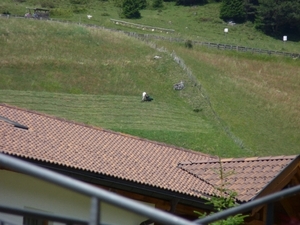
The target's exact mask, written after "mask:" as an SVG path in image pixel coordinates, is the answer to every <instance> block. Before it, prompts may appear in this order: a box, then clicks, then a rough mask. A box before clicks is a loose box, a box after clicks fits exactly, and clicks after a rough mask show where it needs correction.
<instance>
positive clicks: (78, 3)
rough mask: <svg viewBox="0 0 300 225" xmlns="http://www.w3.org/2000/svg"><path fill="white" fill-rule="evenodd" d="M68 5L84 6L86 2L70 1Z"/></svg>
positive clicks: (84, 0) (83, 0)
mask: <svg viewBox="0 0 300 225" xmlns="http://www.w3.org/2000/svg"><path fill="white" fill-rule="evenodd" d="M70 3H71V4H73V5H86V4H88V0H70Z"/></svg>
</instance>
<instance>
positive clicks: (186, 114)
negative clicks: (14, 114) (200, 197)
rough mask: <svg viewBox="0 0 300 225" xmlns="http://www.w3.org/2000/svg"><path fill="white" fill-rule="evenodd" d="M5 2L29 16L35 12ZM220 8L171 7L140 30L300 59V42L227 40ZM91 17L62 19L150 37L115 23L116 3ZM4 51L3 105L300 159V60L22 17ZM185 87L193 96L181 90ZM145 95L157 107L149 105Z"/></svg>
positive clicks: (218, 149) (245, 28)
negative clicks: (175, 87) (179, 84)
mask: <svg viewBox="0 0 300 225" xmlns="http://www.w3.org/2000/svg"><path fill="white" fill-rule="evenodd" d="M29 3H30V2H29ZM32 3H34V2H32ZM1 4H2V7H3V6H5V7H11V9H10V11H12V10H16V12H18V13H19V14H21V13H22V10H23V9H24V6H25V3H20V4H18V5H17V6H14V7H13V6H11V5H10V4H9V1H3V2H2V3H0V6H1ZM27 4H28V2H27ZM99 5H101V6H102V7H99ZM60 7H63V6H60ZM202 7H206V8H204V9H205V10H204V9H203V8H202ZM217 7H218V4H208V5H205V6H197V7H187V8H185V7H178V8H177V7H175V6H174V5H173V4H172V3H166V6H165V9H163V10H161V11H154V10H143V11H142V12H141V14H142V18H141V19H140V20H134V21H130V22H133V23H139V24H146V25H149V26H157V27H164V28H169V29H175V30H176V32H174V33H172V34H163V33H157V35H164V36H167V35H170V36H171V37H180V38H185V39H191V40H201V41H210V42H217V43H225V44H235V45H241V46H247V47H256V48H266V49H270V50H278V51H289V52H299V49H300V44H299V42H288V43H286V44H283V43H282V41H281V40H276V39H274V38H271V37H268V36H265V35H263V34H261V33H259V32H258V31H256V30H255V29H254V28H253V26H252V25H251V24H243V25H236V26H233V27H229V31H230V32H229V33H228V36H225V35H224V33H223V29H224V26H225V25H224V23H223V22H222V21H221V20H219V19H218V18H217V17H216V11H217V10H216V8H217ZM88 10H90V11H88V12H86V13H85V14H74V15H72V16H69V17H65V18H59V19H61V20H69V21H73V22H77V21H79V20H80V22H81V23H82V24H83V23H89V24H91V23H92V24H95V25H99V26H105V27H107V28H112V29H120V30H126V31H132V32H137V33H147V31H142V30H139V29H136V28H133V27H123V26H121V25H119V26H117V25H116V24H114V23H112V22H111V21H110V18H113V19H121V18H119V17H118V13H117V12H118V10H117V9H116V8H115V7H113V6H112V4H109V2H99V3H98V2H97V3H96V2H95V3H94V4H91V5H90V6H89V9H88ZM209 10H211V11H209ZM179 12H180V13H181V14H180V15H181V16H180V17H178V16H177V15H178V13H179ZM18 13H16V14H18ZM86 14H91V15H93V17H92V19H91V20H88V19H87V18H86ZM194 17H195V18H194ZM183 18H184V19H183ZM169 21H171V22H169ZM148 32H149V31H148ZM234 32H236V35H234ZM154 33H155V32H154ZM151 34H153V33H151ZM230 35H232V36H230ZM154 45H155V46H156V47H157V48H154V47H153V46H154ZM0 46H1V51H0V102H1V103H5V104H9V105H14V106H18V107H22V108H26V109H30V110H36V111H39V112H43V113H46V114H49V115H53V116H57V117H60V118H65V119H68V120H72V121H76V122H80V123H84V124H88V125H91V126H97V127H102V128H105V129H110V130H114V131H117V132H122V133H126V134H129V135H135V136H139V137H142V138H146V139H149V140H153V141H158V142H164V143H167V144H171V145H175V146H180V147H183V148H188V149H192V150H195V151H201V152H204V153H208V154H212V155H218V156H221V157H249V156H267V155H290V154H299V144H300V132H299V130H300V119H299V118H300V104H299V102H300V101H299V100H300V63H299V59H292V58H285V57H277V56H268V55H259V54H250V53H239V52H233V51H224V50H216V49H209V48H206V47H201V46H196V45H194V46H193V47H192V48H186V47H185V45H184V43H174V42H168V41H162V40H152V41H151V42H144V41H141V40H137V39H135V38H132V37H128V36H127V35H125V34H123V33H121V32H115V31H109V30H106V29H97V28H88V27H86V26H82V25H78V24H70V23H69V24H67V23H58V22H54V21H40V20H31V19H26V20H25V19H21V18H20V19H16V18H12V17H11V18H9V19H7V18H0ZM160 47H163V48H164V49H165V51H163V52H162V51H159V48H160ZM172 52H173V53H175V54H176V55H177V56H178V57H179V58H180V59H181V60H182V61H184V64H185V65H186V67H187V68H188V71H187V70H185V69H183V68H182V67H181V66H180V65H178V64H177V63H176V62H175V61H174V59H173V57H172V56H171V53H172ZM155 55H159V56H161V58H160V59H158V60H155V59H154V58H153V57H154V56H155ZM181 80H183V81H184V82H185V88H184V89H183V90H181V91H175V90H173V84H174V83H176V82H179V81H181ZM143 91H146V92H148V93H149V94H150V95H151V96H152V97H153V98H154V101H152V102H141V97H142V92H143Z"/></svg>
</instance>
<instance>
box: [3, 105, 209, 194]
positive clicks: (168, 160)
mask: <svg viewBox="0 0 300 225" xmlns="http://www.w3.org/2000/svg"><path fill="white" fill-rule="evenodd" d="M0 116H2V117H6V118H8V119H9V120H12V121H15V122H18V123H19V124H22V125H24V126H26V127H28V128H29V129H28V130H24V129H20V128H16V127H14V126H13V125H12V124H9V123H6V122H4V121H1V120H0V151H2V152H4V153H7V154H11V155H16V156H20V157H25V158H30V159H34V160H39V161H44V162H49V163H53V164H57V165H63V166H66V167H72V168H76V169H80V170H86V171H90V172H95V173H98V174H104V175H108V176H112V177H116V178H119V179H124V180H128V181H133V182H136V183H141V184H146V185H150V186H154V187H158V188H161V189H166V190H171V191H175V192H178V193H183V194H187V195H191V196H196V197H200V196H202V194H203V193H207V194H209V193H212V191H213V187H212V186H211V185H209V184H207V183H205V182H202V181H199V179H198V178H196V177H195V176H192V175H189V174H187V173H186V172H185V171H183V170H182V169H180V168H178V167H177V165H178V164H179V162H181V161H187V162H191V161H190V160H197V161H198V160H206V161H209V160H213V159H214V157H212V156H209V155H205V154H202V153H199V152H195V151H191V150H185V149H181V148H177V147H174V146H168V145H165V144H162V143H157V142H154V141H149V140H145V139H141V138H138V137H133V136H130V135H125V134H121V133H116V132H112V131H108V130H104V129H100V128H96V127H92V126H86V125H83V124H79V123H75V122H70V121H65V120H63V119H59V118H55V117H51V116H48V115H44V114H40V113H37V112H32V111H27V110H23V109H19V108H16V107H12V106H7V105H3V104H2V105H1V104H0ZM194 190H199V191H200V192H199V191H194Z"/></svg>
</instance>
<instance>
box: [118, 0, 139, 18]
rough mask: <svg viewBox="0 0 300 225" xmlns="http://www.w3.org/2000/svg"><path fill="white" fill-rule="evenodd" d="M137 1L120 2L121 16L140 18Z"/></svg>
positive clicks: (126, 0)
mask: <svg viewBox="0 0 300 225" xmlns="http://www.w3.org/2000/svg"><path fill="white" fill-rule="evenodd" d="M139 3H140V2H139V1H138V0H124V1H123V3H122V16H124V17H125V18H129V19H130V18H140V17H141V14H140V11H139V7H140V5H139Z"/></svg>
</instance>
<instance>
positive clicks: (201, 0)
mask: <svg viewBox="0 0 300 225" xmlns="http://www.w3.org/2000/svg"><path fill="white" fill-rule="evenodd" d="M206 3H207V0H176V5H184V6H191V5H203V4H206Z"/></svg>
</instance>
